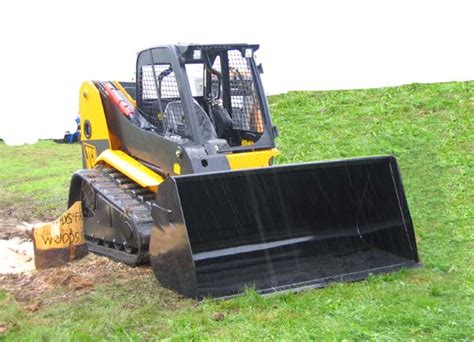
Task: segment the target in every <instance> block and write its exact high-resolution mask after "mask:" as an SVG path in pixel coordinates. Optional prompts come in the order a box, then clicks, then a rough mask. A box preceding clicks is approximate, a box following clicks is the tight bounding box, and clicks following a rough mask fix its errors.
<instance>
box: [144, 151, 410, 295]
mask: <svg viewBox="0 0 474 342" xmlns="http://www.w3.org/2000/svg"><path fill="white" fill-rule="evenodd" d="M152 215H153V218H154V227H153V230H152V234H151V242H150V261H151V264H152V267H153V271H154V273H155V275H156V277H157V279H158V280H159V282H160V283H161V284H162V285H163V286H165V287H167V288H170V289H173V290H175V291H177V292H179V293H181V294H183V295H185V296H189V297H196V298H202V297H204V296H213V297H222V296H231V295H235V294H237V293H239V292H241V291H242V290H243V289H244V288H245V287H254V288H255V289H256V290H257V291H258V292H260V293H270V292H274V291H285V290H300V289H303V288H310V287H321V286H324V285H326V284H327V283H329V282H334V281H353V280H359V279H363V278H366V277H367V276H368V275H369V274H376V273H386V272H391V271H394V270H397V269H400V268H402V267H412V266H416V265H417V264H418V255H417V248H416V241H415V235H414V231H413V225H412V221H411V217H410V213H409V211H408V207H407V202H406V198H405V194H404V191H403V186H402V183H401V179H400V175H399V171H398V167H397V164H396V160H395V158H393V157H369V158H358V159H348V160H337V161H328V162H317V163H310V164H294V165H285V166H275V167H270V168H262V169H252V170H242V171H230V172H229V171H227V172H217V173H209V174H197V175H189V176H179V177H169V178H168V179H167V180H166V181H165V182H164V183H163V184H162V185H160V187H159V190H158V194H157V201H156V204H154V205H153V209H152Z"/></svg>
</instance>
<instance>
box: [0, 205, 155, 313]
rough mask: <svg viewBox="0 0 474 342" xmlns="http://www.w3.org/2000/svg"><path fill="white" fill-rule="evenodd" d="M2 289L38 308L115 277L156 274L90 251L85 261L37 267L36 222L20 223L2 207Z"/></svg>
mask: <svg viewBox="0 0 474 342" xmlns="http://www.w3.org/2000/svg"><path fill="white" fill-rule="evenodd" d="M0 215H1V216H0V255H1V258H0V290H4V291H6V292H8V293H9V294H11V295H12V296H13V297H14V298H15V299H16V300H17V301H18V302H22V303H24V304H28V305H26V306H25V307H24V309H25V310H26V311H30V312H33V311H36V310H38V309H39V308H40V307H41V306H42V305H43V304H45V300H46V301H47V300H48V299H45V298H50V300H54V298H51V296H52V295H53V294H54V295H56V299H57V296H60V297H61V298H62V299H66V300H67V299H68V298H72V297H73V296H77V295H78V294H80V293H87V292H90V291H93V290H94V287H95V286H96V285H99V284H104V283H107V282H109V281H111V280H112V279H114V280H115V281H119V282H122V281H128V280H131V279H140V278H145V277H152V276H153V275H152V271H151V269H150V267H130V266H127V265H125V264H122V263H118V262H115V261H113V260H110V259H108V258H105V257H101V256H97V255H94V254H92V253H89V254H88V255H87V256H86V257H84V258H83V259H81V260H77V261H75V262H72V263H69V264H67V265H65V266H62V267H58V268H52V269H47V270H36V269H35V268H34V255H33V242H32V240H31V238H30V236H29V233H28V231H29V230H30V229H31V227H32V226H33V225H32V224H28V223H24V222H19V221H18V219H16V218H15V216H16V215H15V214H14V213H10V214H9V213H8V211H7V210H0Z"/></svg>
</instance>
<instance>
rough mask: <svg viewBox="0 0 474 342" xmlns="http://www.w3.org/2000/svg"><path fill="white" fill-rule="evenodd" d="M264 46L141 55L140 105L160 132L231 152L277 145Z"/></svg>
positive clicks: (185, 48)
mask: <svg viewBox="0 0 474 342" xmlns="http://www.w3.org/2000/svg"><path fill="white" fill-rule="evenodd" d="M257 49H258V45H247V44H234V45H174V46H163V47H154V48H150V49H148V50H144V51H142V52H140V53H139V56H138V60H137V82H136V99H137V107H138V110H139V112H140V113H141V115H142V116H143V117H145V118H146V120H147V122H148V123H149V124H150V125H151V126H152V127H153V131H155V132H156V133H158V134H160V135H162V136H165V137H170V136H173V135H178V136H181V137H184V138H188V139H190V140H193V141H195V142H198V143H202V144H204V143H206V142H208V141H211V140H216V139H219V140H225V142H226V145H227V146H228V148H227V149H226V150H229V149H231V150H235V149H248V148H249V147H251V148H252V149H254V148H271V147H274V141H273V138H274V128H273V127H272V125H271V121H270V116H269V110H268V104H267V101H266V97H265V96H264V91H263V88H262V84H261V81H260V76H259V71H258V70H259V69H258V67H257V66H256V63H255V60H254V52H255V50H257Z"/></svg>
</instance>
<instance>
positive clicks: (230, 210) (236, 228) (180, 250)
mask: <svg viewBox="0 0 474 342" xmlns="http://www.w3.org/2000/svg"><path fill="white" fill-rule="evenodd" d="M257 49H258V45H247V44H228V45H195V44H192V45H173V46H158V47H153V48H150V49H147V50H144V51H142V52H140V53H139V54H138V57H137V65H136V82H135V83H128V82H117V81H106V82H101V81H93V82H84V83H83V84H82V87H81V90H80V117H81V129H82V132H81V135H82V139H81V140H82V151H83V163H84V169H83V170H80V171H78V172H76V173H75V174H74V176H73V177H72V181H71V188H70V194H69V203H70V204H73V203H74V202H75V201H78V200H79V201H82V207H83V216H84V230H85V237H86V239H87V241H88V247H89V250H90V251H93V252H95V253H98V254H101V255H105V256H109V257H111V258H114V259H116V260H119V261H122V262H124V263H127V264H130V265H138V264H141V263H147V262H151V266H152V268H153V271H154V273H155V275H156V278H157V279H158V280H159V282H160V283H161V284H162V285H163V286H165V287H167V288H170V289H173V290H175V291H177V292H179V293H181V294H183V295H185V296H190V297H195V298H202V297H205V296H214V297H225V296H231V295H234V294H237V293H239V292H240V291H241V290H242V289H243V288H245V287H246V286H250V287H254V288H255V289H256V290H257V291H259V292H260V293H270V292H273V291H284V290H298V289H304V288H310V287H320V286H323V285H325V284H327V283H329V282H333V281H345V280H358V279H363V278H365V277H367V275H369V274H375V273H385V272H390V271H393V270H397V269H400V268H402V267H412V266H416V265H417V264H418V255H417V248H416V242H415V236H414V231H413V226H412V221H411V218H410V214H409V211H408V207H407V201H406V198H405V194H404V190H403V186H402V182H401V179H400V174H399V170H398V167H397V163H396V160H395V158H393V157H391V156H377V157H367V158H354V159H345V160H334V161H325V162H316V163H307V164H295V165H283V166H272V164H273V160H274V157H275V156H276V155H277V153H278V152H277V150H276V149H275V142H274V138H275V137H276V136H277V129H276V127H275V126H273V125H272V121H271V118H270V111H269V106H268V104H267V101H266V97H265V92H264V90H263V87H262V84H261V80H260V72H261V67H260V66H258V65H257V64H256V62H255V60H254V58H253V55H254V52H255V51H256V50H257ZM295 134H297V133H296V132H295ZM315 134H317V133H315Z"/></svg>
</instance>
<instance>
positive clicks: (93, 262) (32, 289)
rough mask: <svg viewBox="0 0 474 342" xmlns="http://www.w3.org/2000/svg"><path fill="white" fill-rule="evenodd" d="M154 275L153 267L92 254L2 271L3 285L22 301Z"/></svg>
mask: <svg viewBox="0 0 474 342" xmlns="http://www.w3.org/2000/svg"><path fill="white" fill-rule="evenodd" d="M145 277H153V273H152V271H151V268H150V267H130V266H127V265H124V264H121V263H118V262H115V261H112V260H110V259H108V258H105V257H101V256H97V255H94V254H88V255H87V256H86V257H85V258H83V259H82V260H79V261H75V262H73V263H70V264H68V265H65V266H62V267H58V268H52V269H48V270H40V271H38V270H32V271H29V272H23V273H16V274H0V289H2V290H4V291H7V292H8V293H10V294H11V295H13V297H14V298H15V299H16V300H17V301H19V302H25V303H26V302H35V303H36V302H37V301H38V300H40V298H46V297H48V296H45V294H47V293H48V292H52V291H55V293H56V292H57V293H59V295H60V297H61V298H62V299H66V300H67V299H68V298H71V297H73V296H76V295H77V294H78V293H81V292H89V291H92V290H93V289H94V287H95V286H96V285H99V284H105V283H107V282H110V281H111V280H112V279H115V280H116V281H118V282H124V281H128V280H132V279H141V278H145Z"/></svg>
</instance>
